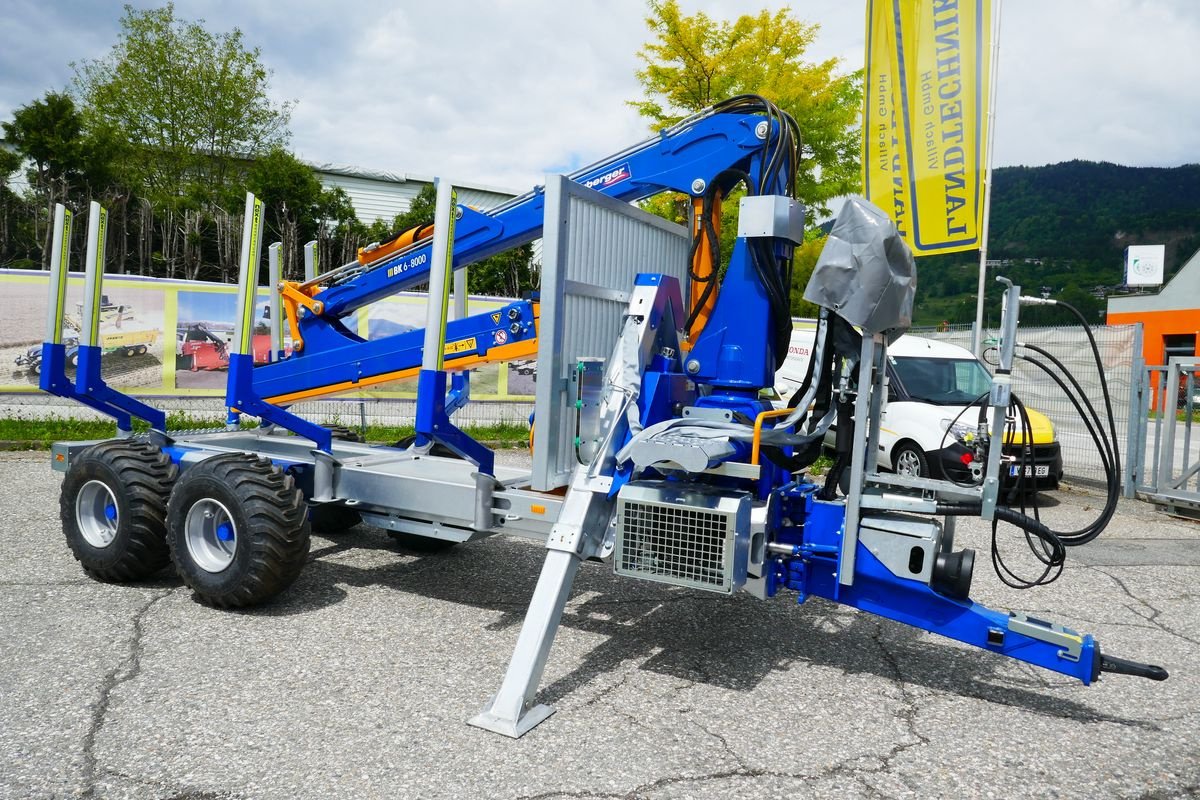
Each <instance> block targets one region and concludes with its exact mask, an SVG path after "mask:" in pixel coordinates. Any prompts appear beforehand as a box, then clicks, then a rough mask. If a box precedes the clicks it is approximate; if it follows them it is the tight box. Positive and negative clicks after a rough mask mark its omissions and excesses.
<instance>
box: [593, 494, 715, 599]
mask: <svg viewBox="0 0 1200 800" xmlns="http://www.w3.org/2000/svg"><path fill="white" fill-rule="evenodd" d="M622 521H623V523H624V525H623V537H622V538H623V540H624V541H623V542H622V545H623V546H622V548H621V554H620V559H619V561H618V566H617V572H618V573H621V574H624V575H642V576H648V575H658V576H663V577H670V578H673V579H674V581H673V582H679V583H682V584H685V585H689V586H696V587H699V588H709V589H724V588H726V587H727V586H728V585H729V575H728V571H727V565H726V563H725V561H726V559H725V545H726V542H727V540H728V537H729V517H728V516H727V515H725V514H718V513H714V512H712V511H699V510H696V509H693V508H686V507H681V506H660V505H653V504H650V503H635V502H626V503H625V508H624V517H623V519H622Z"/></svg>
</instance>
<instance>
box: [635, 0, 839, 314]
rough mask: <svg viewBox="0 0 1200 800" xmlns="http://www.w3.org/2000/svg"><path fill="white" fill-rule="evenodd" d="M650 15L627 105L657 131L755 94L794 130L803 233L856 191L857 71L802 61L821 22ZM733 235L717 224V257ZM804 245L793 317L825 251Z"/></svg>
mask: <svg viewBox="0 0 1200 800" xmlns="http://www.w3.org/2000/svg"><path fill="white" fill-rule="evenodd" d="M648 9H649V13H648V15H647V16H646V25H647V26H648V27H649V29H650V33H651V34H652V35H653V37H654V38H653V39H652V40H651V41H650V42H647V43H646V44H645V45H643V46H642V48H641V49H640V50H639V51H638V58H639V59H640V60H641V61H642V64H643V66H642V68H641V69H639V70H638V71H637V78H638V81H639V82H640V83H641V85H642V89H643V91H644V94H645V96H644V97H643V98H642V99H640V100H634V101H631V105H632V106H633V107H634V108H636V109H637V110H638V112H639V113H640V114H642V116H645V117H647V118H649V119H650V120H651V121H652V124H653V126H654V128H655V129H656V130H661V129H663V128H666V127H668V126H670V125H672V124H674V123H676V122H678V121H679V120H680V119H682V118H684V117H686V116H688V115H689V114H692V113H695V112H697V111H701V110H703V109H705V108H708V107H709V106H711V105H713V104H714V103H718V102H720V101H722V100H725V99H727V98H730V97H733V96H735V95H739V94H757V95H762V96H763V97H765V98H766V99H768V100H770V101H772V102H774V103H775V104H776V105H778V106H779V107H780V108H782V109H783V110H784V111H786V112H788V113H789V114H791V115H792V116H793V117H794V118H795V119H796V122H797V124H798V125H799V127H800V136H801V147H800V165H799V174H798V176H797V182H796V188H797V196H798V197H799V198H800V199H801V200H803V201H804V203H805V205H806V206H807V208H808V215H807V219H808V224H809V226H810V227H815V224H816V221H817V220H818V219H820V218H823V217H827V216H828V214H829V201H830V200H832V199H833V198H835V197H839V196H842V195H846V194H850V193H853V192H858V191H861V187H862V177H861V170H860V156H861V139H860V136H861V129H860V116H861V111H862V71H861V70H854V71H849V72H847V71H844V70H843V68H842V67H843V65H842V63H841V61H840V60H839V59H836V58H830V59H825V60H823V61H810V60H808V59H807V58H806V54H807V52H808V50H809V48H810V47H811V46H812V43H813V42H814V41H815V40H816V37H817V34H818V32H819V31H820V25H818V24H816V23H807V22H803V21H801V20H799V19H796V18H795V17H794V16H793V15H792V12H791V10H790V9H787V8H784V9H781V10H779V11H776V12H771V11H766V10H764V11H760V12H758V13H757V14H754V15H748V14H747V15H743V16H740V17H738V18H737V19H736V20H733V21H729V20H719V19H713V18H711V17H709V16H708V15H707V14H705V13H704V12H697V13H695V14H693V15H691V16H686V15H684V14H683V13H682V12H681V11H680V8H679V3H678V2H676V0H650V1H649V3H648ZM737 199H738V197H737V196H736V195H732V196H731V197H730V198H729V199H727V201H726V203H725V204H724V208H723V216H724V217H725V218H726V219H728V220H730V222H732V221H733V218H734V215H736V210H737V202H736V201H737ZM646 205H647V208H648V210H651V211H653V212H655V213H660V214H662V215H663V216H667V214H668V213H672V212H673V213H672V216H678V213H679V209H680V208H681V206H680V203H679V202H678V199H670V198H662V197H660V198H652V199H651V201H649V202H648V203H647V204H646ZM684 207H686V206H684ZM664 212H665V213H664ZM735 231H736V223H735V224H726V225H723V226H722V237H721V238H722V239H725V240H726V241H723V242H722V247H721V251H722V253H723V254H728V253H729V251H730V246H731V240H732V237H733V234H734V232H735ZM806 238H807V239H808V241H806V243H805V245H804V246H802V247H800V248H797V253H796V259H795V268H794V273H793V284H792V285H793V291H792V310H793V313H798V314H812V313H815V308H813V307H812V306H811V305H809V304H807V303H804V302H803V301H802V300H800V295H801V294H802V293H803V289H804V285H805V284H806V283H807V281H808V276H809V274H810V273H811V271H812V267H813V264H814V263H815V261H816V254H817V253H819V252H820V248H821V244H823V236H821V235H820V234H819V233H818V232H816V231H813V232H811V233H810V235H809V236H808V237H806Z"/></svg>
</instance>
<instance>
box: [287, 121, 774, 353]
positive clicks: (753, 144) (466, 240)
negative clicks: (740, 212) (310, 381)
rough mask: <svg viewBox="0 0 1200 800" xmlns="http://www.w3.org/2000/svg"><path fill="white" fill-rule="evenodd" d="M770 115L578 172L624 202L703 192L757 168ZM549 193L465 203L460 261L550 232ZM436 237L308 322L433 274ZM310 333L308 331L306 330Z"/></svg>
mask: <svg viewBox="0 0 1200 800" xmlns="http://www.w3.org/2000/svg"><path fill="white" fill-rule="evenodd" d="M765 124H767V123H766V118H765V117H763V116H760V115H756V114H745V113H732V112H726V113H710V114H708V115H706V116H700V117H698V118H696V119H694V120H692V121H685V122H684V123H681V124H680V125H678V126H676V127H674V128H672V129H669V130H667V131H664V132H663V133H662V134H661V135H659V136H657V137H654V138H652V139H648V140H646V141H645V142H642V143H641V144H639V145H636V146H634V147H632V148H629V149H627V150H624V151H622V152H620V153H617V154H616V155H613V156H611V157H609V158H606V159H604V160H603V161H600V162H597V163H596V164H593V165H592V166H589V167H585V168H584V169H582V170H579V171H578V172H576V173H575V174H573V175H571V176H570V177H571V179H572V180H574V181H576V182H578V183H581V184H583V185H584V186H587V187H589V188H592V189H595V190H596V191H599V192H601V193H603V194H606V195H609V196H610V197H614V198H616V199H618V200H622V201H632V200H638V199H641V198H644V197H649V196H650V195H654V194H657V193H659V192H662V191H669V190H673V191H679V192H684V193H688V194H692V195H699V194H700V193H702V192H703V191H704V190H705V188H707V187H708V186H709V185H710V184H711V183H712V181H714V180H716V179H717V178H718V176H720V175H721V173H723V172H725V171H727V170H739V171H741V172H745V173H747V174H751V175H754V174H757V172H758V165H757V164H756V159H755V156H756V155H757V154H759V153H760V152H761V151H762V150H763V142H764V137H763V136H760V135H759V131H760V130H761V131H762V132H763V133H764V134H765V132H766V128H765V127H764V128H760V127H759V126H760V125H765ZM544 203H545V198H544V196H543V193H542V189H541V187H538V188H536V189H534V190H532V191H530V192H527V193H526V194H524V195H521V196H520V197H516V198H514V199H513V200H511V201H509V202H508V203H505V204H504V205H502V206H500V207H498V208H495V209H491V210H488V211H484V212H480V211H475V210H473V209H471V208H467V207H465V206H460V207H459V211H460V212H461V214H462V216H461V217H460V218H459V219H458V221H457V222H456V224H455V241H454V268H455V269H459V268H461V267H465V266H467V265H468V264H471V263H474V262H476V261H479V260H481V259H484V258H487V257H488V256H492V255H495V254H497V253H501V252H504V251H505V250H509V249H511V248H513V247H517V246H519V245H522V244H526V243H528V242H531V241H533V240H534V239H537V238H538V237H539V236H541V234H542V215H543V211H544ZM431 249H432V244H431V243H430V242H428V241H426V242H423V243H418V244H417V245H415V246H414V247H411V248H409V249H408V250H406V251H403V252H401V253H398V254H396V255H395V256H394V257H391V258H388V259H386V260H383V261H380V262H379V263H378V264H372V265H370V266H369V267H367V268H364V269H363V271H360V272H357V273H355V274H353V275H351V276H349V277H348V278H346V279H345V280H343V281H341V282H337V283H334V284H333V285H332V286H330V287H329V288H327V289H325V290H324V291H322V292H320V299H321V302H322V303H323V304H324V307H323V309H322V311H321V313H320V314H319V315H306V316H305V318H304V319H303V320H301V328H302V329H303V328H305V327H306V326H315V325H319V324H321V323H320V320H321V319H322V318H323V319H325V320H329V319H330V318H334V319H336V318H340V317H344V316H345V315H347V314H349V313H351V312H353V311H355V310H356V309H359V308H361V307H363V306H365V305H369V304H370V303H373V302H375V301H377V300H380V299H382V298H384V297H387V296H389V295H392V294H395V293H396V292H400V291H403V290H404V289H407V288H410V287H413V286H416V285H418V284H420V283H423V282H424V281H426V280H428V275H429V266H430V251H431ZM306 338H307V337H306Z"/></svg>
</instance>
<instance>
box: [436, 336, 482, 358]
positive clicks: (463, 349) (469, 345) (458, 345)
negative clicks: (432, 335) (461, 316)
mask: <svg viewBox="0 0 1200 800" xmlns="http://www.w3.org/2000/svg"><path fill="white" fill-rule="evenodd" d="M477 347H478V346H477V345H476V344H475V337H474V336H472V337H471V338H470V339H459V340H458V341H457V342H446V349H445V350H444V351H443V352H444V353H445V354H446V355H448V356H452V355H457V354H458V353H467V352H470V351H472V350H475V349H477Z"/></svg>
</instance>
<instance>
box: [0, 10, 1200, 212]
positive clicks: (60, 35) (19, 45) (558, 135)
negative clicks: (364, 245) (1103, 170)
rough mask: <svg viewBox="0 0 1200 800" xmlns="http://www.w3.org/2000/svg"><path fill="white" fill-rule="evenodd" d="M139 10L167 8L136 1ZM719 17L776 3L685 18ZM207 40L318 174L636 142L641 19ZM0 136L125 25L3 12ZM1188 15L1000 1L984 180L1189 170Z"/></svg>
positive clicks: (248, 31)
mask: <svg viewBox="0 0 1200 800" xmlns="http://www.w3.org/2000/svg"><path fill="white" fill-rule="evenodd" d="M135 5H138V6H139V7H148V6H152V5H160V4H158V3H149V2H145V1H144V0H138V2H136V3H135ZM682 5H683V7H684V9H685V11H689V12H690V11H694V10H703V11H705V13H708V14H709V15H710V16H713V17H724V18H730V17H733V16H735V15H737V14H741V13H753V12H754V11H756V10H757V9H759V8H761V7H763V6H766V7H770V8H772V9H774V8H779V7H781V6H783V5H784V3H783V2H780V1H779V0H770V1H769V2H763V3H760V2H754V0H741V1H740V2H735V0H682ZM791 5H792V7H793V9H794V11H795V13H796V14H797V16H799V17H801V18H804V19H807V20H810V21H817V22H820V23H821V26H822V27H821V34H820V36H819V38H818V41H817V43H816V44H815V46H814V48H813V52H812V53H811V55H812V57H813V59H825V58H829V57H841V58H843V59H844V61H845V64H846V68H847V69H855V68H857V67H858V66H859V65H860V64H861V62H862V48H863V38H864V37H863V27H864V16H865V12H864V8H863V6H862V4H860V3H836V4H834V3H814V2H796V3H792V4H791ZM176 9H177V13H178V14H179V15H180V16H181V17H184V18H203V19H205V20H206V21H207V24H208V26H209V27H210V28H211V29H213V30H225V29H229V28H232V27H234V26H238V27H240V28H241V29H242V30H243V31H244V32H245V35H246V39H247V42H248V43H249V44H251V45H256V46H259V47H261V48H262V54H263V60H264V62H266V64H267V65H268V66H270V67H271V68H272V69H273V70H274V72H275V76H274V80H273V84H272V86H273V91H274V93H275V95H276V97H277V98H278V99H280V100H284V99H294V100H297V101H298V105H297V107H296V110H295V112H294V114H293V118H292V126H291V127H292V131H293V141H292V144H293V147H294V149H296V150H297V151H298V152H299V154H300V155H302V156H303V157H305V158H307V159H310V160H313V161H323V162H339V163H353V164H358V165H361V166H364V167H368V168H373V169H381V170H390V171H394V172H413V173H420V174H426V175H433V174H436V175H444V176H446V177H448V178H450V179H451V180H457V181H467V182H477V183H490V184H495V185H500V186H507V187H510V188H513V189H518V190H520V189H524V188H527V187H528V186H530V185H532V184H534V183H540V182H541V180H542V176H543V174H544V173H545V172H546V171H547V170H555V171H568V170H570V169H572V168H575V167H577V166H580V165H581V164H584V163H588V162H591V161H593V160H595V159H597V158H600V157H602V156H604V155H606V154H609V153H612V152H615V151H617V150H619V149H622V148H623V147H625V146H627V145H629V144H632V143H634V142H635V141H637V140H639V139H641V138H643V137H644V136H645V135H646V133H647V127H646V124H645V123H644V121H642V120H641V119H639V118H638V116H637V115H636V113H635V112H634V111H633V110H632V109H631V108H629V107H628V106H627V105H626V101H627V100H630V99H633V98H635V97H637V96H638V95H639V88H638V85H637V82H636V80H635V79H634V76H633V72H634V70H635V69H636V68H637V65H638V62H637V59H636V56H635V53H636V51H637V49H638V47H639V46H640V45H641V44H642V43H643V42H644V41H645V39H646V37H647V33H646V29H645V25H644V23H643V17H644V16H645V6H644V4H643V3H642V2H641V0H611V1H610V2H603V0H575V2H570V3H564V2H553V1H552V0H493V2H487V3H483V2H477V3H465V2H461V0H460V1H459V2H454V0H449V2H442V3H436V4H435V3H417V2H412V1H411V0H410V2H403V3H396V2H384V0H368V1H366V2H341V3H330V2H328V0H322V1H321V2H317V0H299V2H289V3H286V4H280V3H267V2H245V1H244V0H242V1H238V0H178V2H177V3H176ZM3 17H4V23H5V24H4V28H5V33H6V36H5V38H6V47H5V48H2V49H0V118H8V117H9V116H10V115H11V112H12V110H13V109H14V108H15V107H16V106H18V105H20V104H22V103H25V102H28V101H30V100H32V99H34V98H36V97H38V96H40V95H41V94H42V93H43V92H44V91H45V90H46V89H48V88H61V87H63V86H65V85H66V84H67V83H68V81H69V79H70V74H71V72H70V69H69V67H68V64H69V62H71V61H78V60H80V59H84V58H94V57H97V56H101V55H103V54H104V53H105V52H106V51H107V49H108V47H109V46H111V44H112V43H113V42H114V41H115V39H116V35H117V32H118V25H119V22H118V17H119V12H118V11H117V10H116V9H115V7H113V6H111V5H106V4H92V3H82V2H80V3H77V2H69V1H68V0H50V1H49V2H47V1H45V0H43V2H33V0H10V2H9V3H6V10H5V11H4V12H3ZM1198 40H1200V4H1196V5H1193V4H1191V3H1185V2H1182V1H1181V0H1179V1H1177V2H1169V0H1098V2H1094V3H1087V4H1084V3H1061V2H1044V1H1039V0H1006V2H1005V3H1004V21H1003V27H1002V40H1001V58H1000V71H999V78H998V81H999V82H998V86H999V95H998V116H997V124H996V140H995V153H996V163H997V164H998V165H1003V164H1017V163H1023V164H1044V163H1049V162H1054V161H1062V160H1066V159H1071V158H1087V159H1097V160H1100V159H1103V160H1109V161H1115V162H1118V163H1124V164H1155V165H1167V164H1179V163H1185V162H1194V161H1197V160H1200V157H1198V153H1200V86H1198V85H1197V81H1196V77H1197V75H1200V49H1197V48H1196V47H1195V46H1194V43H1195V42H1196V41H1198Z"/></svg>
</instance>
